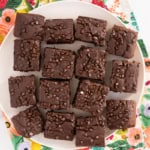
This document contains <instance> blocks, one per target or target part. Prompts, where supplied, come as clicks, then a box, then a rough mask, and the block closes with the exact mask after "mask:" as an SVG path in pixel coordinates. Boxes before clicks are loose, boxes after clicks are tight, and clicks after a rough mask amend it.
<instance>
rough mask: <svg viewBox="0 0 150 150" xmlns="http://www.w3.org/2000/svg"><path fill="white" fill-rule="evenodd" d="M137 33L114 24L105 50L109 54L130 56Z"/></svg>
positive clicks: (133, 49)
mask: <svg viewBox="0 0 150 150" xmlns="http://www.w3.org/2000/svg"><path fill="white" fill-rule="evenodd" d="M137 36H138V33H137V32H135V31H133V30H131V29H127V28H125V27H121V26H117V25H114V27H113V29H112V32H111V34H110V37H109V40H108V45H107V49H106V51H107V52H108V53H110V54H114V55H117V56H122V57H125V58H132V57H133V56H134V51H135V46H136V40H137Z"/></svg>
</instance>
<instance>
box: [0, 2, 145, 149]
mask: <svg viewBox="0 0 150 150" xmlns="http://www.w3.org/2000/svg"><path fill="white" fill-rule="evenodd" d="M32 13H36V14H41V15H43V16H45V17H46V18H47V19H52V18H73V19H76V18H77V17H78V16H79V15H83V16H88V17H94V18H99V19H105V20H107V21H108V26H107V29H108V30H109V29H111V28H112V27H113V25H114V24H117V25H121V26H124V25H123V24H122V23H121V21H120V20H119V19H117V18H116V17H114V16H112V15H111V14H110V13H109V12H107V11H106V10H104V9H102V8H100V7H98V6H95V5H92V4H89V3H86V2H79V1H72V2H69V1H63V2H57V3H50V4H48V5H44V6H42V7H39V8H37V9H35V10H33V11H32ZM14 39H15V38H14V36H13V29H12V30H11V31H10V33H9V34H8V36H7V38H6V39H5V41H4V42H3V44H2V46H1V49H0V104H1V106H2V109H3V110H4V111H5V112H6V114H7V116H8V117H9V118H11V117H12V116H13V115H15V114H17V113H18V112H19V111H21V110H24V109H25V107H20V108H17V109H14V108H11V107H10V97H9V91H8V78H9V77H10V76H18V75H28V74H32V72H29V73H23V72H16V71H14V70H13V51H14V48H13V47H14ZM81 45H91V46H93V45H92V44H88V43H84V42H79V41H76V42H75V43H73V44H60V45H52V46H56V47H58V48H59V47H62V48H64V49H68V48H69V49H72V50H77V49H78V48H79V47H80V46H81ZM112 59H122V58H120V57H116V56H113V55H109V56H108V61H110V60H112ZM131 60H136V61H138V62H140V72H139V78H138V88H137V92H136V93H135V94H129V93H126V94H125V93H121V94H120V93H115V94H114V93H113V92H110V93H109V95H108V98H118V99H119V98H121V99H133V100H135V101H136V102H137V103H138V101H139V100H140V98H141V94H142V92H143V86H144V84H143V83H144V62H143V58H142V54H141V51H140V49H139V47H138V46H137V47H136V49H135V56H134V58H132V59H131ZM109 70H111V69H109ZM34 74H35V75H38V76H40V73H37V72H34ZM72 88H73V89H74V88H75V87H72ZM110 132H112V131H109V130H107V135H108V134H109V133H110ZM32 140H34V141H36V142H38V143H41V144H42V145H46V146H50V147H53V148H57V149H61V150H63V149H65V150H71V149H75V148H76V147H75V142H74V141H63V140H62V141H61V140H51V139H46V138H44V136H43V134H42V133H41V134H39V135H36V136H34V137H32Z"/></svg>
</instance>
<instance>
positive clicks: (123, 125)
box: [106, 100, 136, 129]
mask: <svg viewBox="0 0 150 150" xmlns="http://www.w3.org/2000/svg"><path fill="white" fill-rule="evenodd" d="M106 119H107V125H108V127H109V128H110V129H127V128H130V127H134V126H135V121H136V102H135V101H133V100H107V101H106Z"/></svg>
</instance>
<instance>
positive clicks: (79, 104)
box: [74, 80, 109, 115]
mask: <svg viewBox="0 0 150 150" xmlns="http://www.w3.org/2000/svg"><path fill="white" fill-rule="evenodd" d="M108 92H109V88H108V87H107V86H104V85H102V84H100V83H95V82H91V81H89V80H83V81H80V83H79V87H78V89H77V93H76V96H75V102H74V106H75V107H76V108H77V109H81V110H83V111H86V112H90V113H91V114H93V115H98V114H102V112H103V109H104V105H105V103H106V96H107V94H108Z"/></svg>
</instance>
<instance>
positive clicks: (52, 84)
mask: <svg viewBox="0 0 150 150" xmlns="http://www.w3.org/2000/svg"><path fill="white" fill-rule="evenodd" d="M39 105H40V107H41V108H44V109H51V110H59V109H67V108H69V106H70V83H69V81H55V80H46V79H41V80H40V87H39Z"/></svg>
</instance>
